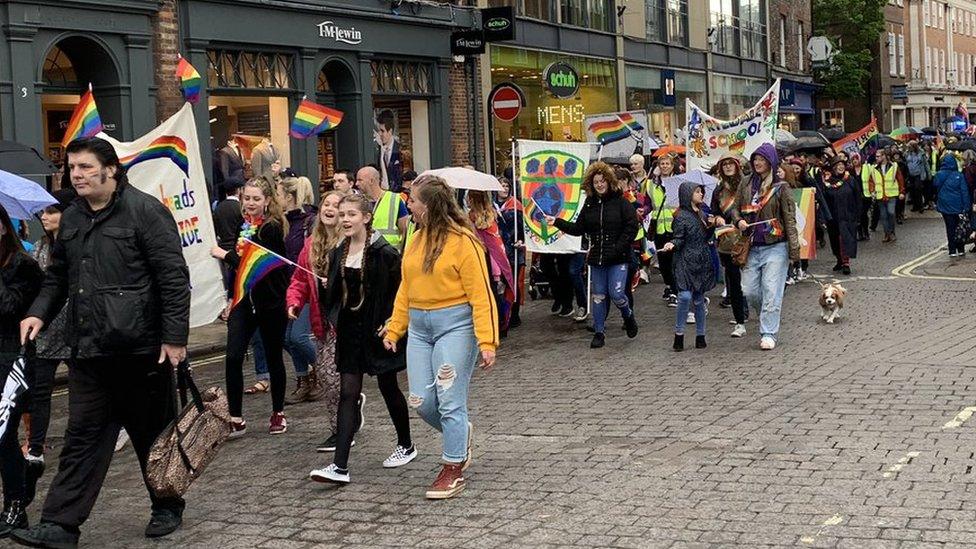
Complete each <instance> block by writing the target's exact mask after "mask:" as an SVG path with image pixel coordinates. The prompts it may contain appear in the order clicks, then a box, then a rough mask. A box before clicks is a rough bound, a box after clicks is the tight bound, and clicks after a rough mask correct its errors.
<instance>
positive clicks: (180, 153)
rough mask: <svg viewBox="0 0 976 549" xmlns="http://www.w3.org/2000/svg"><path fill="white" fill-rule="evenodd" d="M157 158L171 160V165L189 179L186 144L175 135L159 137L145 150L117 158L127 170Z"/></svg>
mask: <svg viewBox="0 0 976 549" xmlns="http://www.w3.org/2000/svg"><path fill="white" fill-rule="evenodd" d="M157 158H166V159H168V160H171V161H172V162H173V164H176V167H177V168H179V169H180V170H181V171H182V172H183V173H184V174H186V175H187V177H189V175H190V163H189V160H187V156H186V142H185V141H183V139H181V138H180V137H177V136H175V135H163V136H160V137H158V138H156V139H154V140H152V142H151V143H149V145H148V146H147V147H146V148H145V149H142V150H141V151H139V152H136V153H132V154H130V155H129V156H126V157H123V158H119V162H121V163H122V166H124V167H125V169H127V170H128V169H130V168H132V166H135V165H136V164H139V163H140V162H145V161H147V160H155V159H157Z"/></svg>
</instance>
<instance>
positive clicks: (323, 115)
mask: <svg viewBox="0 0 976 549" xmlns="http://www.w3.org/2000/svg"><path fill="white" fill-rule="evenodd" d="M340 122H342V112H341V111H337V110H335V109H330V108H329V107H326V106H324V105H319V104H318V103H314V102H312V101H309V100H308V99H302V102H301V104H300V105H298V110H297V111H295V118H294V119H293V120H292V121H291V130H290V131H289V132H288V133H289V134H290V135H291V136H292V137H294V138H296V139H308V138H309V137H312V136H313V135H318V134H320V133H322V132H324V131H326V130H331V129H332V128H335V127H336V126H338V125H339V123H340Z"/></svg>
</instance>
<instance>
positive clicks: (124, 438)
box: [115, 429, 129, 452]
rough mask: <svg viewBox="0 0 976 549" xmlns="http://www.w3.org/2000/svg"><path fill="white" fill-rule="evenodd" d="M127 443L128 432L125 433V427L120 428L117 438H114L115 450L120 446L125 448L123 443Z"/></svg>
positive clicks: (119, 448)
mask: <svg viewBox="0 0 976 549" xmlns="http://www.w3.org/2000/svg"><path fill="white" fill-rule="evenodd" d="M128 443H129V433H126V432H125V429H122V430H121V431H119V438H117V439H115V451H116V452H118V451H119V450H121V449H122V448H125V445H126V444H128Z"/></svg>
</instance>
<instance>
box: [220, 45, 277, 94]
mask: <svg viewBox="0 0 976 549" xmlns="http://www.w3.org/2000/svg"><path fill="white" fill-rule="evenodd" d="M207 61H208V63H207V64H208V67H207V82H208V86H209V87H210V88H211V89H213V88H246V89H291V87H292V86H291V83H292V81H293V79H294V76H293V71H294V63H295V61H294V57H293V56H291V55H289V54H286V53H269V52H249V51H240V50H208V51H207Z"/></svg>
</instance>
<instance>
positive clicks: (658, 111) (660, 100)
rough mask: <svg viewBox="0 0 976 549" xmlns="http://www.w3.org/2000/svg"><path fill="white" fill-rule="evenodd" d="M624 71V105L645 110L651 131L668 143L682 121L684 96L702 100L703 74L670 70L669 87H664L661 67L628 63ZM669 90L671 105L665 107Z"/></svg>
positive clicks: (704, 101)
mask: <svg viewBox="0 0 976 549" xmlns="http://www.w3.org/2000/svg"><path fill="white" fill-rule="evenodd" d="M625 70H626V71H627V74H626V79H625V81H626V83H627V108H628V109H637V110H645V111H647V115H648V120H649V122H650V124H651V132H652V133H653V134H654V135H656V136H657V137H658V139H660V140H661V141H664V142H665V143H671V142H672V140H673V138H674V131H675V129H677V128H681V127H683V126H684V124H685V99H691V100H692V102H694V103H696V104H704V103H706V102H707V101H706V94H705V75H704V74H699V73H693V72H684V71H672V72H673V73H674V81H673V90H668V89H667V87H666V82H664V79H662V75H661V72H662V70H661V69H657V68H653V67H644V66H641V65H631V64H628V65H627V68H626V69H625ZM668 91H672V94H671V96H672V97H673V98H674V105H673V106H668V105H667V103H668V102H669V101H666V99H667V92H668Z"/></svg>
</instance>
